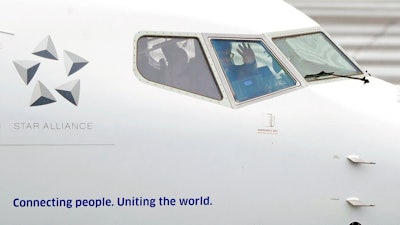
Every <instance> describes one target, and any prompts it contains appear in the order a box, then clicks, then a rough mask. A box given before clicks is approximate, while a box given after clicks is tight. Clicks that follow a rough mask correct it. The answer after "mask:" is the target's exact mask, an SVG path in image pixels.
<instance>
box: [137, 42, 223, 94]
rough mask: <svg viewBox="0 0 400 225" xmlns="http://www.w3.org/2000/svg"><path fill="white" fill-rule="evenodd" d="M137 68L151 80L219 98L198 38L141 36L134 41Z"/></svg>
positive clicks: (218, 92)
mask: <svg viewBox="0 0 400 225" xmlns="http://www.w3.org/2000/svg"><path fill="white" fill-rule="evenodd" d="M137 67H138V70H139V72H140V74H142V75H143V77H144V78H146V79H147V80H150V81H152V82H155V83H159V84H162V85H167V86H170V87H174V88H177V89H180V90H184V91H187V92H191V93H194V94H198V95H202V96H205V97H209V98H212V99H216V100H221V99H222V95H221V92H220V91H219V88H218V85H217V83H216V81H215V79H214V76H213V74H212V72H211V69H210V67H209V65H208V63H207V61H206V59H205V56H204V52H203V50H202V48H201V46H200V43H199V41H198V39H197V38H192V37H163V36H143V37H141V38H140V39H139V40H138V43H137Z"/></svg>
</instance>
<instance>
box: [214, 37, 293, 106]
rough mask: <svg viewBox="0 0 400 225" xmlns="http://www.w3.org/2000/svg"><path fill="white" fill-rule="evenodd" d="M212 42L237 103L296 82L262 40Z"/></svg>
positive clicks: (222, 40) (217, 40)
mask: <svg viewBox="0 0 400 225" xmlns="http://www.w3.org/2000/svg"><path fill="white" fill-rule="evenodd" d="M211 43H212V45H213V47H214V49H215V51H216V54H217V57H218V60H219V62H220V64H221V66H222V69H223V71H224V73H225V76H226V77H227V80H228V82H229V85H230V87H231V90H232V92H233V94H234V98H235V100H236V101H237V102H244V101H247V100H249V99H253V98H256V97H260V96H264V95H267V94H270V93H273V92H276V91H279V90H282V89H285V88H288V87H291V86H295V85H296V81H295V80H294V79H293V78H292V77H290V76H289V75H288V73H287V72H286V71H285V70H284V69H283V68H282V67H281V65H280V64H279V63H278V62H277V60H276V59H275V58H274V57H273V56H272V54H271V52H270V51H269V50H268V49H267V48H266V47H265V46H264V45H263V43H262V42H261V41H257V40H231V39H212V40H211Z"/></svg>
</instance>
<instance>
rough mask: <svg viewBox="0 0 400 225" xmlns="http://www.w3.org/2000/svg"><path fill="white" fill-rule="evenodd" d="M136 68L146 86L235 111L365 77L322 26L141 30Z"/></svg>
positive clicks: (137, 47) (135, 60)
mask: <svg viewBox="0 0 400 225" xmlns="http://www.w3.org/2000/svg"><path fill="white" fill-rule="evenodd" d="M134 64H135V65H134V68H135V72H136V73H135V74H136V75H137V76H138V78H139V79H140V80H142V81H144V82H146V83H149V84H152V85H156V86H158V87H161V88H166V89H169V90H173V91H177V92H180V93H184V94H187V95H192V96H194V97H200V98H202V99H206V100H209V101H213V102H216V103H219V104H226V105H229V106H231V107H240V106H243V105H246V104H249V103H252V102H256V101H260V100H262V99H266V98H271V97H275V96H277V95H280V94H284V93H287V92H291V91H294V90H296V89H298V88H302V87H305V86H307V85H308V84H309V83H311V82H314V81H320V80H332V79H333V78H337V77H342V78H343V77H350V78H352V77H354V76H355V77H357V76H359V75H363V73H362V72H361V70H360V69H359V67H358V65H357V64H356V63H355V62H354V61H352V60H351V59H350V58H349V57H347V56H346V55H345V53H344V52H343V51H342V50H341V49H340V47H338V46H337V45H335V44H334V42H333V41H331V39H330V38H329V36H328V35H327V34H326V33H325V32H324V31H322V30H320V29H319V28H313V29H312V30H305V31H298V32H293V31H292V32H286V33H285V32H281V33H275V34H262V35H226V34H198V33H194V34H188V33H183V34H182V33H165V32H162V33H160V32H141V33H139V34H138V35H137V36H136V38H135V57H134Z"/></svg>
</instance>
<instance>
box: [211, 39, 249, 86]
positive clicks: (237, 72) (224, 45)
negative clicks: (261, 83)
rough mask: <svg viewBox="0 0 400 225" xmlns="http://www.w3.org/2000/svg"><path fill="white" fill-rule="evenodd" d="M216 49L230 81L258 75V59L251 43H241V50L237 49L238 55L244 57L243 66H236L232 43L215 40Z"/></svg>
mask: <svg viewBox="0 0 400 225" xmlns="http://www.w3.org/2000/svg"><path fill="white" fill-rule="evenodd" d="M214 47H215V50H216V52H217V54H218V57H219V59H220V61H221V64H222V67H223V69H224V71H225V74H226V75H227V77H228V78H229V80H230V81H234V80H239V79H243V78H245V77H246V76H249V75H255V74H257V63H256V57H255V54H254V51H253V50H252V49H251V46H250V44H249V43H247V44H246V43H241V44H239V48H238V49H236V51H237V53H238V54H239V55H240V56H241V57H242V61H243V65H235V64H234V62H233V56H234V53H232V43H231V41H229V40H215V42H214Z"/></svg>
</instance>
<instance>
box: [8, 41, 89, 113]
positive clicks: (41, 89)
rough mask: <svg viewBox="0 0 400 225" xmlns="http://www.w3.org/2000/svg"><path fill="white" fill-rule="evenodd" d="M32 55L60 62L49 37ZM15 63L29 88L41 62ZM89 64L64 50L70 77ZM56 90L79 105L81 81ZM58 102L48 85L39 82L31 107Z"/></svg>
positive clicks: (33, 94)
mask: <svg viewBox="0 0 400 225" xmlns="http://www.w3.org/2000/svg"><path fill="white" fill-rule="evenodd" d="M32 54H33V55H36V56H39V57H41V58H45V59H50V60H58V55H57V51H56V48H55V46H54V43H53V41H52V40H51V37H50V36H47V37H46V38H45V39H44V40H43V41H42V42H40V43H39V45H38V46H37V47H36V48H35V49H34V50H33V52H32ZM13 63H14V66H15V68H16V69H17V72H18V74H19V76H20V77H21V78H22V80H23V82H24V83H25V84H26V85H27V86H28V85H29V84H30V82H31V81H32V79H33V78H34V77H35V75H36V73H37V71H38V70H39V67H40V64H41V62H39V61H31V60H15V61H14V62H13ZM88 63H89V62H88V61H87V60H86V59H84V58H82V57H80V56H78V55H76V54H74V53H72V52H69V51H65V50H64V65H65V69H66V73H67V76H68V77H69V76H71V75H72V74H75V73H76V72H78V71H79V70H80V69H82V68H83V67H84V66H85V65H86V64H88ZM55 90H56V91H57V92H58V93H59V94H60V95H61V96H62V97H64V98H65V99H66V100H68V101H69V102H70V103H72V104H74V105H76V106H77V105H78V103H79V95H80V80H79V79H76V80H73V81H70V82H67V83H65V84H63V85H61V86H59V87H56V88H55ZM56 101H57V100H56V98H55V97H54V95H53V94H52V93H51V91H50V90H49V89H48V88H47V87H46V85H44V84H43V82H41V81H40V80H38V81H37V82H36V85H35V87H34V90H33V93H32V97H31V102H30V106H31V107H32V106H41V105H47V104H50V103H54V102H56Z"/></svg>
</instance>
